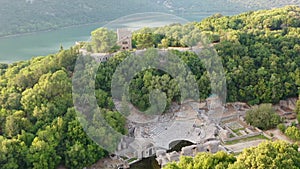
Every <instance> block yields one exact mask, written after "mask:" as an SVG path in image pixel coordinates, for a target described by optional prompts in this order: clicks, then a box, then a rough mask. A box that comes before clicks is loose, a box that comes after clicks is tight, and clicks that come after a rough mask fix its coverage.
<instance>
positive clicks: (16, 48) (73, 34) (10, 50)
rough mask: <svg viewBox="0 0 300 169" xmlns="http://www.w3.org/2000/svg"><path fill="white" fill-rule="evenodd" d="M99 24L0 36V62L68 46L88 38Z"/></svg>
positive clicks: (55, 50) (8, 61) (25, 58)
mask: <svg viewBox="0 0 300 169" xmlns="http://www.w3.org/2000/svg"><path fill="white" fill-rule="evenodd" d="M100 26H102V25H101V24H100V23H98V24H91V25H83V26H77V27H68V28H63V29H59V30H53V31H48V32H37V33H32V34H26V35H19V36H11V37H5V38H0V62H1V63H11V62H15V61H20V60H27V59H30V58H32V57H33V56H44V55H48V54H50V53H55V52H57V51H58V50H59V48H60V45H63V47H65V48H68V47H70V46H72V45H74V44H75V42H76V41H83V40H88V39H89V35H90V32H91V31H92V30H94V29H96V28H98V27H100Z"/></svg>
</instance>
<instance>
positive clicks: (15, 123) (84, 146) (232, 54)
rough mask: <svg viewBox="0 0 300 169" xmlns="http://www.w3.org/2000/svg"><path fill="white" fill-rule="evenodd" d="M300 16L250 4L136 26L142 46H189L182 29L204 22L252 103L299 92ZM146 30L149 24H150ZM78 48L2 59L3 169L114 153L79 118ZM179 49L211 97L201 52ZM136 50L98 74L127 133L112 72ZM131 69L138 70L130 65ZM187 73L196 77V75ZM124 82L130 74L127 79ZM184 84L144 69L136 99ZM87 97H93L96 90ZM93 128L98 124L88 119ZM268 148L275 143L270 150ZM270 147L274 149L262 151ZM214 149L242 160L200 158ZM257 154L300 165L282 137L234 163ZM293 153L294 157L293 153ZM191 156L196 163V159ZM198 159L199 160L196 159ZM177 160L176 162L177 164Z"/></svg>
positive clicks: (238, 89) (105, 102) (292, 9)
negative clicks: (183, 21)
mask: <svg viewBox="0 0 300 169" xmlns="http://www.w3.org/2000/svg"><path fill="white" fill-rule="evenodd" d="M47 2H49V3H50V1H47ZM299 16H300V8H299V7H296V6H288V7H284V8H279V9H273V10H264V11H256V12H248V13H243V14H240V15H236V16H231V17H228V16H222V15H220V14H217V15H214V16H211V17H209V18H207V19H205V20H203V21H202V22H196V23H189V24H187V25H179V24H173V25H170V26H165V27H162V28H156V29H147V28H145V29H144V30H141V31H140V32H139V31H137V32H135V33H134V34H135V35H134V40H135V41H136V42H137V43H136V47H137V48H139V47H141V48H142V47H149V46H153V45H154V46H158V47H160V46H161V45H163V46H164V45H166V46H176V47H183V46H186V43H184V42H185V41H186V40H188V39H187V38H186V37H185V36H183V35H182V33H183V32H185V31H187V30H191V32H193V31H195V30H201V31H202V32H203V33H204V34H206V35H207V36H208V37H209V39H210V41H211V42H214V47H215V49H216V51H217V53H218V55H219V56H220V58H221V59H222V63H223V66H224V70H225V73H226V81H227V91H228V92H227V93H228V96H227V100H228V101H232V102H233V101H245V102H248V103H250V104H259V103H277V102H278V101H279V100H280V99H285V98H287V97H295V96H298V94H299V87H300V45H299V44H300V23H299ZM145 30H147V31H148V32H143V31H145ZM138 35H142V36H138ZM157 35H164V36H157ZM154 37H155V38H154ZM163 42H164V43H163ZM166 42H168V43H166ZM78 50H79V46H74V47H72V48H70V49H67V50H64V49H61V50H60V51H58V52H57V53H56V54H53V55H48V56H45V57H37V58H33V59H31V60H28V61H22V62H18V63H13V64H10V65H6V64H1V65H0V145H1V146H0V168H1V169H2V168H3V169H17V168H22V169H23V168H24V169H29V168H37V169H40V168H43V169H54V168H57V167H58V166H59V165H63V166H66V167H67V168H78V169H81V168H83V167H86V166H89V165H91V164H93V163H95V162H96V161H97V160H98V159H100V158H103V157H105V156H107V154H108V153H107V152H106V151H105V150H103V149H102V148H101V147H99V146H98V145H97V144H96V143H94V142H93V141H92V140H91V139H90V138H89V137H87V135H86V133H85V132H84V130H83V127H82V126H81V125H80V123H79V121H78V120H77V118H76V111H75V109H74V105H73V99H72V77H73V73H74V66H75V61H76V59H77V58H78V54H79V52H78ZM150 51H151V50H150ZM171 52H172V54H174V55H177V56H178V57H179V58H181V59H182V60H183V61H184V63H186V64H187V65H188V66H189V67H190V69H191V71H192V73H193V74H194V75H195V78H196V80H197V84H198V87H199V89H200V98H199V99H205V98H206V97H208V96H209V95H210V93H211V89H210V85H209V84H210V79H209V75H208V73H207V71H206V70H205V67H204V65H203V63H202V62H201V60H200V59H199V58H198V56H196V55H195V54H193V53H191V52H179V51H171ZM150 54H151V53H150ZM129 55H131V54H130V52H120V53H118V54H117V55H116V56H115V57H113V58H111V59H109V60H108V61H107V62H105V63H102V64H101V65H100V66H99V69H98V72H97V76H96V81H95V95H96V98H97V104H98V105H99V107H100V108H101V110H102V112H103V117H104V119H105V120H106V121H107V123H108V124H109V125H110V126H112V128H114V129H115V130H116V131H118V132H120V133H122V134H126V133H127V130H126V129H125V127H124V126H125V118H124V117H123V116H122V115H121V114H120V113H119V112H117V111H116V109H115V108H114V105H113V101H112V97H111V78H112V75H113V73H114V72H115V70H116V68H117V66H118V65H119V64H120V63H121V62H122V61H123V60H124V59H125V58H126V57H127V56H129ZM145 59H147V58H146V57H145ZM138 61H139V60H137V61H135V62H138ZM134 64H137V63H134ZM128 71H131V69H130V67H129V68H128ZM87 72H89V70H87ZM82 73H86V72H84V71H83V72H82ZM186 78H189V75H188V76H186ZM183 80H184V79H183ZM121 82H122V79H120V84H122V83H121ZM79 83H86V82H85V81H82V82H81V81H79ZM177 85H178V82H177V81H176V80H174V79H173V78H172V77H171V76H170V75H168V74H166V73H165V72H163V71H160V70H157V69H149V70H145V71H143V72H140V73H139V74H137V75H136V76H135V78H134V79H133V80H132V82H131V83H130V86H129V88H130V96H131V98H130V99H131V101H132V103H133V104H134V105H136V107H138V108H140V109H141V110H144V109H146V108H148V107H149V100H148V96H149V93H150V91H151V90H153V89H160V90H162V91H165V92H166V93H167V94H166V96H167V99H168V100H167V103H168V104H170V103H171V102H172V101H178V100H179V97H180V93H179V91H178V87H177ZM84 97H86V98H87V99H89V97H90V96H84ZM298 105H300V104H299V103H298ZM299 109H300V108H299V107H298V110H299ZM91 118H93V123H94V124H97V116H96V115H95V116H93V117H91ZM85 129H92V128H91V126H88V125H87V126H85ZM97 134H98V133H97ZM99 137H102V138H107V141H110V139H113V138H110V137H109V133H108V131H106V130H105V129H102V130H101V132H100V136H99ZM278 147H280V148H278ZM266 148H268V149H267V150H268V151H264V150H265V149H266ZM269 149H271V150H272V152H271V151H269ZM273 150H274V151H275V152H277V151H278V152H280V153H283V154H282V156H281V155H278V154H273ZM262 151H264V152H268V153H267V154H265V153H261V152H262ZM206 156H208V157H210V158H212V160H219V161H221V162H224V165H221V166H219V167H223V168H224V167H226V166H228V165H229V163H233V162H234V161H235V158H234V157H232V156H226V155H222V154H219V155H217V156H212V155H208V154H204V155H199V159H200V161H201V158H204V157H205V158H206ZM220 156H221V157H220ZM253 156H257V157H259V158H257V159H258V160H260V162H261V163H262V166H271V165H272V166H274V165H275V164H273V163H268V162H269V161H264V160H263V159H262V158H260V157H261V156H264V157H265V156H268V158H267V159H268V160H272V158H276V161H275V162H276V164H280V165H278V167H279V168H280V167H282V168H284V167H288V168H297V167H299V153H298V152H296V147H295V146H291V145H288V144H286V143H278V142H276V143H273V144H267V143H266V144H263V145H262V146H260V147H259V148H258V149H251V150H249V151H245V152H244V153H243V154H242V155H241V156H240V157H238V158H237V159H236V160H237V163H236V164H234V165H233V166H232V167H234V168H246V169H248V168H249V169H250V168H257V167H258V165H256V166H253V165H250V164H248V163H244V162H245V161H246V160H247V161H249V163H251V164H252V161H253V163H256V160H255V159H254V158H250V157H253ZM247 157H249V160H248V158H247ZM210 158H209V159H210ZM287 158H289V159H292V160H286V159H287ZM187 160H189V161H190V163H193V165H194V162H192V160H191V159H187ZM228 161H229V162H228ZM247 161H246V162H247ZM196 162H199V160H198V161H197V159H196ZM263 162H266V163H263ZM225 163H226V164H225ZM261 163H259V164H261ZM282 164H286V165H282ZM172 165H173V166H174V167H173V168H176V165H175V164H172ZM199 165H202V163H199ZM207 165H209V164H207ZM185 166H186V164H185V162H183V163H182V167H181V168H186V167H185ZM177 168H180V166H179V167H177ZM211 168H214V167H211Z"/></svg>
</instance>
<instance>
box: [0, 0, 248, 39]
mask: <svg viewBox="0 0 300 169" xmlns="http://www.w3.org/2000/svg"><path fill="white" fill-rule="evenodd" d="M246 10H249V9H246V8H243V7H241V6H240V5H239V4H237V3H231V4H228V0H216V1H210V0H204V1H197V0H187V1H175V0H157V1H154V0H126V1H125V0H122V1H117V0H85V1H82V0H21V1H16V0H13V1H11V0H1V1H0V25H1V27H0V37H1V36H5V35H12V34H19V33H27V32H35V31H41V30H49V29H55V28H60V27H66V26H71V25H80V24H87V23H94V22H104V21H111V20H113V19H116V18H119V17H121V16H124V15H129V14H133V13H140V12H166V13H172V14H176V15H179V16H182V17H185V18H187V19H191V20H198V21H199V20H200V19H203V18H204V17H207V16H210V15H212V14H214V13H223V12H224V14H230V15H233V14H237V13H240V12H242V11H246Z"/></svg>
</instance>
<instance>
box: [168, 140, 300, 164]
mask: <svg viewBox="0 0 300 169" xmlns="http://www.w3.org/2000/svg"><path fill="white" fill-rule="evenodd" d="M299 166H300V153H299V152H298V147H297V146H295V145H289V144H288V143H286V142H281V141H276V142H264V143H261V144H260V145H259V146H258V147H254V148H249V149H245V150H244V151H243V152H242V153H241V154H239V155H237V157H235V156H233V155H228V154H226V153H224V152H218V153H216V154H208V153H199V154H198V155H197V156H196V157H195V158H194V159H193V158H191V157H181V159H180V161H179V163H170V164H168V165H167V166H165V167H164V169H198V168H206V169H221V168H222V169H223V168H224V169H225V168H226V169H252V168H274V169H280V168H286V169H288V168H289V169H297V168H299Z"/></svg>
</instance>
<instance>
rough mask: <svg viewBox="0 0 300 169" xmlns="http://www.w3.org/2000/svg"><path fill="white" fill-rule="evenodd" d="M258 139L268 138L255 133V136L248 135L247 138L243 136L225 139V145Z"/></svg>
mask: <svg viewBox="0 0 300 169" xmlns="http://www.w3.org/2000/svg"><path fill="white" fill-rule="evenodd" d="M260 139H264V140H269V139H268V138H267V137H265V136H264V135H257V136H252V137H248V138H244V139H239V140H233V141H227V142H225V145H232V144H237V143H242V142H247V141H253V140H260Z"/></svg>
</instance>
